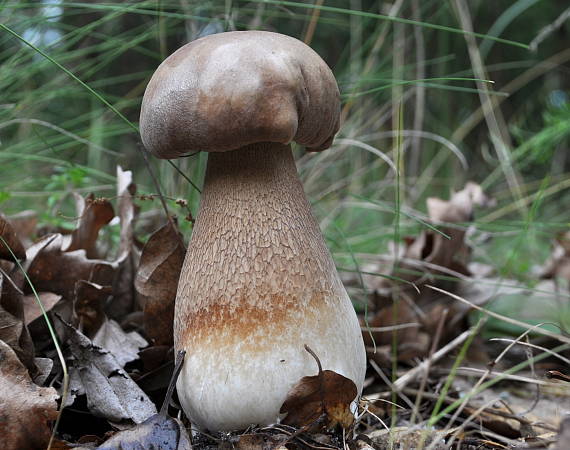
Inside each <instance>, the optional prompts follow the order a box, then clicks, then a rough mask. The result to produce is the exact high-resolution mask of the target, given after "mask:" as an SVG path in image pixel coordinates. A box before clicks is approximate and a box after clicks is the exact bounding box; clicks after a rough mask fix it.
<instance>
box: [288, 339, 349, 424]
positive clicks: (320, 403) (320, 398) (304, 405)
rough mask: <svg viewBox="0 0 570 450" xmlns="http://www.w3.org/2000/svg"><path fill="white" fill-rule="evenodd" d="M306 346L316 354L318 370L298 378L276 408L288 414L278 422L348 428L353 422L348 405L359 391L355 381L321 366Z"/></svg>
mask: <svg viewBox="0 0 570 450" xmlns="http://www.w3.org/2000/svg"><path fill="white" fill-rule="evenodd" d="M305 349H306V350H307V351H308V352H309V353H310V354H311V355H312V356H313V357H314V358H315V360H316V362H317V365H318V370H319V371H318V374H317V375H313V376H306V377H303V378H301V380H299V382H298V383H297V384H296V385H295V386H293V387H292V388H291V389H290V390H289V392H288V394H287V398H286V399H285V402H283V405H282V406H281V409H280V411H279V412H280V413H281V414H287V416H286V417H285V418H284V419H283V420H282V421H281V423H283V424H285V425H292V426H295V427H299V428H307V429H308V430H310V431H317V430H319V429H322V428H325V429H333V428H336V427H337V426H339V425H340V426H341V427H342V428H344V429H347V428H349V427H350V426H351V425H352V423H353V422H354V413H353V412H352V411H351V409H350V405H351V403H352V402H353V401H354V400H355V399H356V397H357V395H358V389H357V388H356V385H355V384H354V382H353V381H352V380H350V379H349V378H346V377H344V376H342V375H340V374H338V373H336V372H334V371H333V370H323V369H322V367H321V362H320V361H319V359H318V357H317V355H315V353H314V352H313V351H312V350H311V349H310V348H309V347H308V346H306V345H305Z"/></svg>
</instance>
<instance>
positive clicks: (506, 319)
mask: <svg viewBox="0 0 570 450" xmlns="http://www.w3.org/2000/svg"><path fill="white" fill-rule="evenodd" d="M426 287H428V288H429V289H433V290H434V291H437V292H440V293H442V294H445V295H447V296H449V297H451V298H453V299H455V300H459V301H460V302H462V303H465V304H466V305H469V306H471V307H472V308H474V309H476V310H477V311H480V312H482V313H483V314H486V315H488V316H491V317H494V318H496V319H499V320H502V321H503V322H507V323H510V324H511V325H516V326H518V327H521V328H524V329H526V330H528V329H529V328H530V329H531V330H530V331H534V332H535V333H538V334H542V335H543V336H548V337H550V338H552V339H556V340H557V341H560V342H564V343H565V344H570V338H569V337H567V336H564V335H562V334H557V333H553V332H552V331H548V330H543V329H542V328H539V325H540V324H539V325H534V326H532V325H530V324H528V323H525V322H521V321H520V320H516V319H511V318H510V317H506V316H503V315H501V314H497V313H496V312H493V311H489V310H487V309H485V308H481V307H480V306H477V305H476V304H474V303H472V302H470V301H469V300H465V299H464V298H463V297H460V296H459V295H455V294H452V293H451V292H448V291H446V290H444V289H440V288H437V287H435V286H431V285H429V284H426Z"/></svg>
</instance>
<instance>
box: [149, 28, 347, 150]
mask: <svg viewBox="0 0 570 450" xmlns="http://www.w3.org/2000/svg"><path fill="white" fill-rule="evenodd" d="M339 97H340V96H339V91H338V86H337V84H336V80H335V78H334V76H333V74H332V72H331V70H330V69H329V67H328V66H327V65H326V63H325V62H324V61H323V60H322V59H321V57H320V56H319V55H318V54H317V53H315V52H314V51H313V50H312V49H311V48H310V47H308V46H307V45H305V44H304V43H302V42H301V41H299V40H297V39H294V38H292V37H289V36H284V35H282V34H277V33H270V32H265V31H234V32H229V33H220V34H214V35H209V36H206V37H204V38H201V39H198V40H196V41H193V42H190V43H189V44H186V45H185V46H183V47H181V48H180V49H178V50H177V51H176V52H175V53H173V54H172V55H171V56H169V57H168V58H167V59H166V60H165V61H164V62H163V63H162V64H161V65H160V66H159V67H158V69H157V70H156V72H155V73H154V75H153V77H152V79H151V80H150V82H149V84H148V86H147V88H146V91H145V94H144V98H143V103H142V108H141V116H140V130H141V136H142V140H143V143H144V145H145V147H146V148H147V149H148V150H150V151H151V152H152V153H153V154H154V155H155V156H157V157H159V158H177V157H179V156H181V155H183V154H187V153H189V152H193V151H212V152H222V151H229V150H235V149H238V148H240V147H243V146H245V145H249V144H254V143H257V142H278V143H282V144H288V143H290V142H292V141H295V142H297V143H298V144H300V145H303V146H305V147H307V148H308V149H310V150H313V151H316V150H324V149H326V148H328V147H330V145H331V143H332V139H333V137H334V135H335V133H336V132H337V131H338V128H339V116H340V99H339Z"/></svg>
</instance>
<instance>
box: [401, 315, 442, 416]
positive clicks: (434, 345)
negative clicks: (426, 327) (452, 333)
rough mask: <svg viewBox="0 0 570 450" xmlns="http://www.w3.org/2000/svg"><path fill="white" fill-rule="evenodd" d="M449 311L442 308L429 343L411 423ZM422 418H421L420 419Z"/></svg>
mask: <svg viewBox="0 0 570 450" xmlns="http://www.w3.org/2000/svg"><path fill="white" fill-rule="evenodd" d="M448 313H449V309H448V308H445V309H444V310H443V314H442V315H441V319H440V320H439V323H438V324H437V329H436V331H435V337H434V339H433V342H432V343H431V348H430V350H429V355H428V358H427V360H426V361H427V364H426V367H425V370H424V371H423V376H422V379H421V381H420V388H419V391H420V392H419V394H418V395H417V396H416V403H415V408H414V409H413V411H412V417H411V418H410V422H411V423H412V424H414V423H415V421H416V415H418V414H419V410H420V403H421V401H422V397H423V393H424V391H425V388H426V384H427V379H428V375H429V369H430V367H431V361H432V357H433V354H434V353H435V349H436V348H437V346H438V345H439V340H440V338H441V332H442V331H443V324H444V323H445V319H447V314H448ZM422 420H423V419H422Z"/></svg>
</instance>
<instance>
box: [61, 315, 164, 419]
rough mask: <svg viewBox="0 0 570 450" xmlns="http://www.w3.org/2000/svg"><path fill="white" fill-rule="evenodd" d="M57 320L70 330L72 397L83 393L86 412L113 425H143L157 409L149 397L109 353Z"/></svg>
mask: <svg viewBox="0 0 570 450" xmlns="http://www.w3.org/2000/svg"><path fill="white" fill-rule="evenodd" d="M59 320H60V321H61V322H62V323H63V325H64V326H65V327H66V328H67V329H68V331H69V344H70V349H71V353H72V355H73V357H74V362H73V366H72V369H71V386H72V389H71V390H72V394H73V395H82V394H85V396H86V397H87V407H88V408H89V411H91V412H92V413H93V414H94V415H96V416H98V417H103V418H105V419H107V420H110V421H112V422H120V421H122V420H132V421H133V422H135V423H141V422H144V421H145V420H146V419H148V418H149V417H150V416H151V415H153V414H154V413H156V407H155V406H154V404H153V403H152V402H151V400H150V399H149V398H148V396H147V395H146V394H145V393H144V392H143V391H142V390H141V389H140V388H139V387H138V385H137V384H136V383H135V382H134V381H133V380H132V379H131V377H130V376H129V375H128V374H127V372H125V370H123V368H122V367H121V366H120V364H119V363H118V362H117V360H116V359H115V357H114V356H113V355H112V354H111V353H110V352H109V351H108V350H106V349H104V348H101V347H99V346H97V345H95V344H93V342H92V341H91V340H90V339H89V338H88V337H87V336H85V335H84V334H82V333H80V332H79V331H77V329H76V328H75V327H73V326H72V325H70V324H68V323H67V322H65V321H64V320H62V319H61V318H59ZM66 406H69V404H67V405H66Z"/></svg>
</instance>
